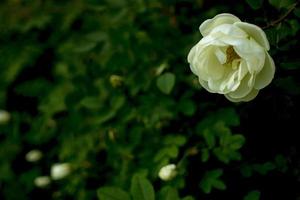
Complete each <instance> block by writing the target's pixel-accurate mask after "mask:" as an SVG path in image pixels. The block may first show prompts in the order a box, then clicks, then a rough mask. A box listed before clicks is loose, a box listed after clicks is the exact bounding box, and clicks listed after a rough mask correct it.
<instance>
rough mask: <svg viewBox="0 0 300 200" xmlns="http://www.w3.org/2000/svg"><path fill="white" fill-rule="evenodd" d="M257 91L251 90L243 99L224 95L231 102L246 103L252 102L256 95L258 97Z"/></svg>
mask: <svg viewBox="0 0 300 200" xmlns="http://www.w3.org/2000/svg"><path fill="white" fill-rule="evenodd" d="M258 92H259V90H256V89H253V90H252V91H251V92H250V93H249V94H248V95H247V96H245V97H243V98H237V99H235V98H232V97H230V96H228V95H227V94H225V97H226V98H227V99H228V100H229V101H231V102H235V103H237V102H248V101H251V100H253V99H254V98H255V97H256V96H257V95H258Z"/></svg>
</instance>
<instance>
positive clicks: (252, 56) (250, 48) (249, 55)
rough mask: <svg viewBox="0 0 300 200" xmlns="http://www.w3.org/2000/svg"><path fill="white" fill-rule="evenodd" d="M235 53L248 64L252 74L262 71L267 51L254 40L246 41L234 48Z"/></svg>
mask: <svg viewBox="0 0 300 200" xmlns="http://www.w3.org/2000/svg"><path fill="white" fill-rule="evenodd" d="M233 49H234V50H235V52H236V53H237V54H238V55H239V56H240V57H241V58H242V59H244V60H245V61H246V62H247V66H248V71H249V72H250V73H251V74H254V73H257V72H259V71H260V70H262V68H263V65H264V63H265V57H266V53H265V50H264V49H263V48H262V47H261V46H259V45H258V44H257V43H256V42H255V41H254V40H253V39H250V40H247V41H244V42H242V43H240V44H237V45H235V46H233Z"/></svg>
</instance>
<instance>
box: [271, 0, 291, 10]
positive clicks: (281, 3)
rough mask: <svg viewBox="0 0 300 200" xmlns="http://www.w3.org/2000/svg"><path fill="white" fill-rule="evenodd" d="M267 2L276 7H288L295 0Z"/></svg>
mask: <svg viewBox="0 0 300 200" xmlns="http://www.w3.org/2000/svg"><path fill="white" fill-rule="evenodd" d="M269 3H270V4H271V5H272V6H274V7H275V8H277V9H281V8H288V7H289V6H290V5H292V4H293V3H295V0H269Z"/></svg>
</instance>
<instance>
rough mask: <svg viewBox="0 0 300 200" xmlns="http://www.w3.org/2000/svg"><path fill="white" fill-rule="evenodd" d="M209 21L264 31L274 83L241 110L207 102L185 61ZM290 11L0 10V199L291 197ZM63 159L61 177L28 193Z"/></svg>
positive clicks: (45, 6)
mask: <svg viewBox="0 0 300 200" xmlns="http://www.w3.org/2000/svg"><path fill="white" fill-rule="evenodd" d="M289 9H292V10H289ZM289 11H290V12H289ZM222 12H229V13H233V14H235V15H237V16H238V17H240V19H241V20H242V21H246V22H249V23H253V24H257V25H258V26H260V27H267V28H265V29H264V31H265V32H266V34H267V37H268V39H269V41H270V44H271V49H270V54H271V56H272V57H273V58H274V60H275V63H276V75H275V79H274V81H273V82H272V84H271V85H270V86H268V88H266V89H264V90H262V91H260V94H259V96H258V97H257V98H256V99H255V100H253V101H252V102H249V103H242V104H234V103H230V102H228V100H226V99H225V98H224V97H223V96H221V95H218V94H210V93H208V92H207V91H205V90H204V89H202V88H201V87H200V86H199V83H198V80H197V78H196V77H195V76H194V75H193V74H192V72H191V70H190V69H189V66H188V63H187V54H188V52H189V50H190V49H191V47H192V46H193V45H194V44H196V43H197V42H198V41H199V39H200V38H201V36H200V33H199V31H198V27H199V25H200V24H201V23H202V22H203V21H204V20H205V19H208V18H211V17H213V16H214V15H216V14H218V13H222ZM286 12H289V15H287V16H286V17H285V18H283V19H282V20H281V21H279V22H276V19H278V18H280V17H281V16H284V15H285V13H286ZM299 16H300V10H299V5H296V1H294V0H245V1H235V0H229V1H221V0H219V1H209V0H207V1H206V0H196V1H194V0H182V1H176V0H163V1H160V0H151V1H148V0H101V1H97V0H74V1H65V0H3V1H1V3H0V30H1V31H0V110H7V111H8V112H9V113H10V120H9V121H8V122H5V123H0V146H1V148H0V158H1V159H0V199H9V200H15V199H16V200H26V199H31V200H35V199H63V200H68V199H74V200H92V199H100V200H119V199H120V200H130V199H132V200H154V199H157V200H193V199H200V200H202V199H204V200H205V199H209V200H219V199H243V198H244V199H245V200H258V199H260V198H261V199H272V200H275V199H277V198H279V199H296V198H299V196H300V195H299V190H298V188H299V187H300V186H299V185H300V184H299V178H300V172H299V167H300V166H299V160H298V159H299V155H300V150H299V145H298V144H297V141H298V140H296V139H295V135H296V134H297V130H298V122H297V123H294V122H293V120H294V119H296V118H298V115H299V95H300V89H299V88H300V85H299V84H300V82H299V80H300V79H299V70H300V61H299V55H298V52H299V44H300V41H299V30H300V22H299ZM274 21H275V22H276V23H274ZM268 120H270V121H271V122H268ZM278 127H279V128H278ZM293 130H296V131H293ZM277 132H279V134H277ZM32 149H39V150H40V151H41V152H42V153H43V157H42V159H41V160H39V161H37V162H34V163H30V162H28V161H26V159H25V155H26V153H27V152H28V151H30V150H32ZM62 162H67V163H70V164H71V165H72V171H71V173H70V174H69V176H67V177H66V178H64V179H62V180H56V181H54V180H52V182H51V183H50V184H49V185H48V186H46V187H44V188H39V187H37V186H36V185H35V183H34V180H35V178H36V177H38V176H50V168H51V166H52V165H53V164H54V163H62ZM170 163H174V164H176V165H177V169H176V170H177V172H178V173H177V176H176V177H175V178H174V179H172V180H170V181H167V182H164V181H162V180H160V179H159V177H158V172H159V170H160V169H161V167H163V166H165V165H167V164H170ZM273 177H274V178H273ZM274 180H275V181H274ZM268 181H269V182H268ZM288 184H291V185H292V186H287V185H288ZM298 186H299V187H298ZM274 188H275V189H274ZM278 188H279V189H278ZM294 188H296V189H294ZM253 189H255V190H253ZM256 189H257V190H256ZM252 190H253V191H252ZM233 194H234V196H233Z"/></svg>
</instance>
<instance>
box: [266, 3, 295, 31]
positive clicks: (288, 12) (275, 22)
mask: <svg viewBox="0 0 300 200" xmlns="http://www.w3.org/2000/svg"><path fill="white" fill-rule="evenodd" d="M299 3H300V0H298V1H297V2H296V3H294V4H293V5H291V7H290V8H289V9H288V11H287V12H286V13H285V14H284V15H282V16H281V17H279V18H278V19H276V20H274V21H272V22H271V23H270V24H268V25H266V26H264V27H262V29H267V28H270V27H271V26H275V25H277V24H279V23H280V22H282V21H283V20H285V19H286V18H287V16H288V15H289V14H291V12H293V10H294V9H295V8H296V7H297V5H298V4H299Z"/></svg>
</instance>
